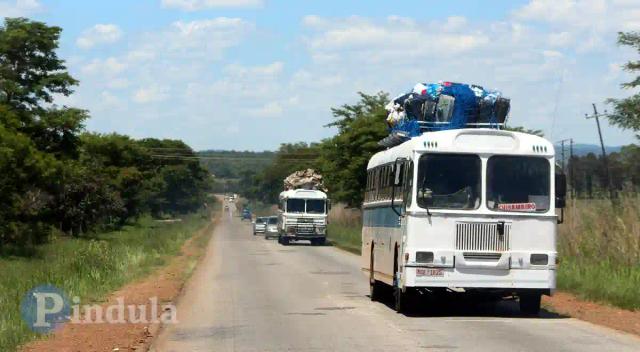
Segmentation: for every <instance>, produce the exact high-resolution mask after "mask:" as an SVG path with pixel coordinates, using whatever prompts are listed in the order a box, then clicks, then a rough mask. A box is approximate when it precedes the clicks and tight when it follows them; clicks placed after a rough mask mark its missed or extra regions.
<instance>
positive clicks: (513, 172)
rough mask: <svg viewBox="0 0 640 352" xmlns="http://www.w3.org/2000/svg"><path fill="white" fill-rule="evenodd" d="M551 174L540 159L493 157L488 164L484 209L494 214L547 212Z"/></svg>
mask: <svg viewBox="0 0 640 352" xmlns="http://www.w3.org/2000/svg"><path fill="white" fill-rule="evenodd" d="M550 190H551V171H550V166H549V161H548V160H547V159H545V158H540V157H528V156H504V155H498V156H492V157H491V158H489V161H488V162H487V207H488V208H489V209H491V210H497V211H517V212H523V211H524V212H546V211H547V210H549V201H550V197H549V193H550Z"/></svg>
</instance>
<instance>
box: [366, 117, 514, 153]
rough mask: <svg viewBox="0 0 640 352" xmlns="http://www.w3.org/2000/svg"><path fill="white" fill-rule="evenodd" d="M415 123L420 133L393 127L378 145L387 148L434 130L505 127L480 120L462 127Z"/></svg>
mask: <svg viewBox="0 0 640 352" xmlns="http://www.w3.org/2000/svg"><path fill="white" fill-rule="evenodd" d="M413 125H414V126H417V128H418V130H419V133H417V131H416V130H415V127H414V129H413V131H411V128H409V129H408V130H403V129H402V130H401V129H392V130H391V131H390V132H389V135H388V136H386V137H384V138H383V139H381V140H380V141H379V142H378V145H381V146H383V147H386V148H392V147H395V146H397V145H400V144H402V143H404V142H406V141H408V140H410V139H411V138H413V137H418V136H421V135H422V134H423V133H425V132H434V131H444V130H457V129H463V128H494V129H498V130H500V129H503V128H504V126H505V124H504V123H491V122H479V123H467V124H465V125H463V126H461V127H457V126H452V124H451V123H450V122H429V121H413ZM402 127H403V128H406V127H407V124H404V125H403V126H402Z"/></svg>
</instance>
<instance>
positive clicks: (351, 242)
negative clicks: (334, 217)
mask: <svg viewBox="0 0 640 352" xmlns="http://www.w3.org/2000/svg"><path fill="white" fill-rule="evenodd" d="M327 234H328V238H329V241H330V242H331V243H332V244H333V245H334V246H336V247H339V248H342V249H344V250H346V251H349V252H351V253H355V254H360V251H361V249H362V235H361V234H362V225H361V224H360V223H358V222H356V223H352V224H346V223H342V222H337V223H332V222H330V223H329V225H328V227H327Z"/></svg>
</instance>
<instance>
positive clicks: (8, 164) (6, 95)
mask: <svg viewBox="0 0 640 352" xmlns="http://www.w3.org/2000/svg"><path fill="white" fill-rule="evenodd" d="M61 31H62V29H61V28H59V27H54V26H47V25H46V24H44V23H41V22H36V21H30V20H28V19H24V18H7V19H5V22H4V25H0V77H1V79H0V192H1V193H0V194H1V195H2V202H1V203H0V254H5V255H6V254H15V253H23V254H28V252H29V251H31V250H33V249H34V247H35V246H37V245H39V244H43V243H46V242H48V241H49V240H50V239H51V237H52V236H53V234H54V233H60V232H62V233H64V234H67V235H69V236H74V237H82V236H85V235H86V234H89V233H91V232H93V231H103V230H109V229H117V228H118V227H121V226H123V225H125V224H127V223H128V222H130V221H135V219H136V218H138V217H140V216H142V215H144V214H147V213H151V214H153V215H154V216H156V217H163V216H173V215H176V214H185V213H189V212H193V211H195V210H198V209H200V208H201V207H203V205H204V203H205V191H206V190H207V189H208V187H209V185H210V181H211V180H210V177H209V173H208V172H207V171H206V170H205V169H204V168H202V167H201V166H200V164H199V162H198V160H197V159H196V158H195V153H194V152H193V150H191V148H189V146H187V145H186V144H185V143H183V142H182V141H178V140H159V139H152V138H149V139H142V140H134V139H132V138H129V137H128V136H124V135H118V134H108V135H103V134H95V133H89V132H87V131H85V128H84V124H85V121H86V120H87V119H88V118H89V112H88V111H86V110H82V109H77V108H73V107H68V106H58V105H56V99H55V98H56V97H57V96H70V95H71V94H72V93H73V88H74V86H76V85H78V84H79V82H78V81H77V80H75V79H74V78H73V77H72V76H71V75H70V74H69V73H68V72H67V68H66V66H65V62H64V60H62V59H60V58H59V57H58V56H57V53H56V51H57V49H58V42H59V37H60V33H61Z"/></svg>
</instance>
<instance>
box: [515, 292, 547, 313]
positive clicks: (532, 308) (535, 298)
mask: <svg viewBox="0 0 640 352" xmlns="http://www.w3.org/2000/svg"><path fill="white" fill-rule="evenodd" d="M541 296H542V295H541V294H539V293H521V294H520V312H522V313H524V314H526V315H538V314H540V298H541Z"/></svg>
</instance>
